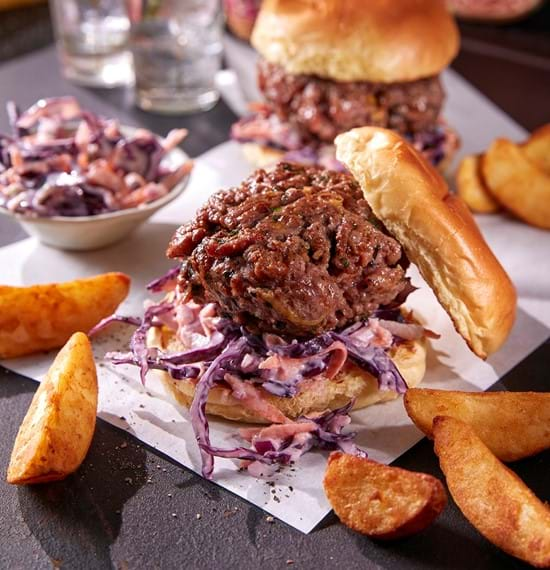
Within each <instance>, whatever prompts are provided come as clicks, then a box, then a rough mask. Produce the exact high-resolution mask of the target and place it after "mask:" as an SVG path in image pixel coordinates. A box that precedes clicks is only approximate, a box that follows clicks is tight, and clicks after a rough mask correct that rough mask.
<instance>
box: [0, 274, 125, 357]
mask: <svg viewBox="0 0 550 570" xmlns="http://www.w3.org/2000/svg"><path fill="white" fill-rule="evenodd" d="M129 288H130V278H129V277H128V276H127V275H124V274H123V273H105V274H103V275H97V276H95V277H89V278H87V279H77V280H75V281H68V282H66V283H51V284H47V285H33V286H31V287H6V286H3V287H0V358H14V357H17V356H24V355H26V354H32V353H34V352H40V351H42V350H50V349H52V348H59V347H61V346H63V345H64V344H65V342H67V340H68V339H69V338H70V336H71V335H72V334H73V333H75V332H77V331H85V332H87V331H89V330H90V329H91V328H92V327H93V326H94V325H96V324H97V323H98V322H99V321H100V320H101V319H103V318H104V317H106V316H108V315H110V314H111V313H113V312H114V311H115V309H116V308H117V307H118V305H119V304H120V303H121V302H122V301H123V300H124V299H125V297H126V295H128V290H129Z"/></svg>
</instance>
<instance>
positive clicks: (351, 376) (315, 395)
mask: <svg viewBox="0 0 550 570" xmlns="http://www.w3.org/2000/svg"><path fill="white" fill-rule="evenodd" d="M148 345H149V346H156V347H158V348H162V349H171V350H177V345H178V343H177V341H176V340H175V337H174V336H173V334H172V333H171V332H169V331H167V330H166V329H164V330H163V331H161V330H160V329H152V331H151V333H150V335H149V338H148ZM426 350H427V348H426V339H425V338H422V339H420V340H416V341H407V342H403V343H401V344H399V345H397V346H396V347H394V348H392V350H391V351H390V356H391V358H392V360H393V362H394V363H395V365H396V366H397V368H398V369H399V371H400V372H401V374H402V375H403V378H404V379H405V381H406V382H407V385H408V386H409V388H413V387H415V386H417V385H418V384H419V383H420V382H421V380H422V378H423V377H424V373H425V371H426ZM155 373H156V374H157V377H158V378H160V379H161V381H162V382H163V384H164V386H165V387H166V388H167V390H168V391H169V392H170V393H171V394H172V396H173V397H174V399H175V400H176V401H177V402H178V403H179V404H181V405H183V406H185V407H187V408H189V407H190V406H191V402H192V401H193V396H194V394H195V385H194V384H193V382H191V381H190V380H174V379H173V378H172V377H171V376H170V375H169V374H168V373H167V372H163V371H158V370H157V371H155ZM262 396H263V397H264V398H265V399H266V400H267V401H268V402H269V403H270V404H272V405H274V406H275V407H276V408H278V409H279V410H280V411H281V412H282V413H283V414H284V415H285V416H286V417H288V418H290V419H295V418H298V417H299V416H302V415H307V414H311V413H314V412H323V411H325V410H327V409H336V408H339V407H341V406H344V405H345V404H347V403H348V402H349V401H350V400H352V399H355V405H354V407H353V409H354V410H358V409H360V408H365V407H366V406H370V405H372V404H376V403H378V402H384V401H387V400H393V399H395V398H396V397H397V396H398V394H397V393H396V392H394V391H393V390H379V389H378V381H377V380H376V378H374V376H372V375H371V374H369V373H368V372H366V371H364V370H363V369H361V368H359V367H358V366H355V365H354V364H353V363H351V362H348V363H346V364H345V365H344V368H343V369H342V370H341V371H340V372H339V373H338V374H337V376H336V377H335V378H333V379H332V380H327V379H320V380H317V381H314V382H311V383H307V384H305V385H303V386H302V388H301V390H300V392H299V393H298V394H297V395H296V396H294V397H292V398H281V397H278V396H274V395H272V394H269V393H267V392H263V393H262ZM206 413H207V414H210V415H215V416H220V417H222V418H225V419H228V420H234V421H239V422H246V423H260V424H263V423H269V422H266V420H265V419H264V418H263V417H262V416H260V415H258V414H257V413H255V412H253V411H251V410H249V409H247V408H245V407H243V406H242V404H241V403H240V402H239V400H237V399H236V398H234V397H233V396H232V394H231V390H230V389H229V388H224V387H221V386H217V387H214V388H213V389H212V390H211V391H210V393H209V395H208V401H207V403H206Z"/></svg>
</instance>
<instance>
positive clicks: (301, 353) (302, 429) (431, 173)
mask: <svg viewBox="0 0 550 570" xmlns="http://www.w3.org/2000/svg"><path fill="white" fill-rule="evenodd" d="M336 148H337V158H338V160H340V161H342V163H343V164H344V165H345V166H346V168H347V171H346V172H337V171H329V170H326V169H322V168H320V167H317V166H307V165H297V164H291V163H280V164H278V165H277V166H276V167H275V168H273V169H271V170H269V171H265V170H258V171H256V172H255V173H253V174H252V175H251V176H250V177H249V178H247V179H246V180H245V181H244V182H243V183H242V184H241V185H240V186H238V187H235V188H231V189H229V190H225V191H221V192H218V193H217V194H215V195H213V196H212V197H211V198H210V199H209V200H208V201H207V202H206V204H205V205H204V206H203V207H202V208H201V209H200V210H199V211H198V212H197V214H196V216H195V217H194V219H192V220H191V221H189V222H187V223H186V224H184V225H182V226H181V227H180V228H179V229H178V230H177V231H176V233H175V235H174V236H173V238H172V240H171V241H170V244H169V246H168V251H167V254H168V257H170V258H171V259H175V260H177V261H178V266H177V267H176V268H175V269H173V270H172V271H171V272H169V273H168V274H167V275H166V276H164V277H162V278H161V279H159V280H157V281H155V282H154V283H152V284H151V285H150V289H151V290H152V291H155V292H161V291H162V292H164V293H165V297H164V298H163V300H162V301H160V302H157V303H151V304H150V305H149V306H148V307H147V309H146V311H145V315H144V317H143V319H141V320H140V321H133V324H135V325H138V328H137V330H136V332H135V333H134V335H133V337H132V341H131V350H130V352H129V353H124V354H120V353H118V354H114V355H111V358H112V359H113V361H114V362H115V363H130V364H136V365H138V366H139V367H140V368H141V372H142V377H143V378H145V374H146V372H147V371H148V370H149V369H157V370H158V371H159V374H160V376H161V378H162V379H163V381H164V382H165V383H166V386H167V387H168V388H169V390H170V391H171V392H172V393H173V395H174V396H175V398H176V399H177V401H178V402H180V403H181V404H183V405H185V406H187V407H189V408H190V414H191V422H192V425H193V429H194V432H195V435H196V439H197V442H198V445H199V448H200V451H201V455H202V460H203V474H204V475H205V476H206V477H210V476H211V475H212V470H213V461H214V457H215V456H221V457H233V458H239V459H241V460H244V461H245V462H246V463H247V465H248V468H249V470H251V471H252V472H253V473H256V474H258V473H265V472H266V470H269V469H273V468H277V466H278V465H280V464H281V463H283V464H285V463H288V462H291V461H295V460H296V459H297V458H298V457H299V456H300V455H301V454H303V453H304V452H305V451H307V450H309V449H310V448H312V447H314V446H319V447H322V448H331V449H334V448H339V449H342V450H344V451H346V452H348V453H360V451H359V450H358V448H356V447H355V445H354V443H353V434H349V433H345V431H343V430H344V427H345V426H346V425H347V423H348V422H349V421H350V417H349V414H350V412H351V410H352V409H357V408H362V407H365V406H367V405H370V404H373V403H375V402H379V401H381V400H387V399H389V398H392V397H395V396H396V395H397V394H399V393H402V392H404V391H405V390H406V389H407V388H408V387H411V386H415V385H417V384H418V383H419V382H420V381H421V379H422V377H423V375H424V372H425V368H426V338H427V337H428V336H430V335H432V334H433V333H430V331H429V330H427V329H426V328H425V326H427V325H428V324H429V323H423V324H420V323H419V322H418V321H417V320H416V318H415V316H414V315H413V314H412V313H411V312H410V311H408V310H407V309H405V308H404V303H405V301H406V299H407V296H408V295H409V294H410V293H411V291H412V290H413V288H412V287H411V284H410V282H409V279H408V277H407V275H406V271H407V266H408V264H409V260H410V261H411V262H413V263H415V264H416V265H417V266H418V268H419V269H420V272H421V273H422V275H423V277H424V279H425V280H426V281H427V283H428V284H429V285H430V286H431V287H432V289H433V290H434V292H435V293H436V295H437V297H438V299H439V301H440V302H441V304H442V305H443V307H444V308H445V309H446V310H447V312H448V313H449V315H450V316H451V318H452V320H453V322H454V324H455V326H456V329H457V330H458V332H459V333H460V334H461V335H462V336H463V337H464V339H465V340H466V342H467V343H468V344H469V346H470V347H471V349H472V350H473V351H474V352H475V353H476V354H478V355H479V356H481V357H485V356H487V355H488V354H489V353H491V352H493V351H495V350H497V349H498V348H499V347H500V346H501V345H502V343H503V342H504V340H505V339H506V337H507V335H508V333H509V331H510V328H511V326H512V324H513V321H514V315H515V306H516V296H515V291H514V288H513V286H512V284H511V282H510V280H509V278H508V276H507V275H506V273H505V272H504V270H503V269H502V267H501V266H500V264H499V263H498V261H497V260H496V258H495V257H494V255H493V254H492V252H491V250H490V249H489V247H488V246H487V244H486V243H485V241H484V240H483V238H482V236H481V234H480V232H479V230H478V229H477V227H476V225H475V222H474V220H473V218H472V216H471V214H470V213H469V211H468V209H467V207H466V206H465V205H464V204H463V203H462V202H461V200H460V198H458V197H456V196H454V195H452V194H450V193H449V192H448V189H447V186H446V184H445V182H444V180H443V179H442V178H441V176H440V175H439V174H438V172H437V171H436V170H435V169H434V168H433V167H432V166H431V165H430V164H429V163H427V162H426V161H425V159H424V158H423V157H422V156H421V155H420V154H419V153H418V152H417V151H416V150H415V149H414V147H412V146H411V145H410V144H409V143H408V142H406V141H405V140H404V139H402V138H401V137H400V136H399V135H398V134H396V133H395V132H393V131H390V130H386V129H380V128H374V127H364V128H360V129H356V130H352V131H350V132H349V133H346V134H343V135H340V136H339V137H337V139H336ZM114 319H115V320H117V319H120V318H119V317H114ZM122 319H125V318H122ZM126 320H127V319H126ZM211 414H212V415H217V416H221V417H223V418H227V419H229V420H237V421H243V422H251V423H255V424H268V425H267V426H263V427H262V426H261V425H260V427H253V428H247V429H244V430H241V431H240V434H241V436H242V437H243V438H244V439H245V440H247V441H249V442H250V444H251V445H250V446H249V447H235V448H231V449H226V448H219V447H215V446H214V445H213V444H212V442H211V441H210V437H209V429H208V418H207V415H211Z"/></svg>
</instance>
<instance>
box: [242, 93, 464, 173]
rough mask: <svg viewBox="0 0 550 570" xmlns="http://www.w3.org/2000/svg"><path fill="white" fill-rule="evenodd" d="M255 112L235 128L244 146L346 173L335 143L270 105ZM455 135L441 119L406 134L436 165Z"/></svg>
mask: <svg viewBox="0 0 550 570" xmlns="http://www.w3.org/2000/svg"><path fill="white" fill-rule="evenodd" d="M252 111H253V113H252V114H251V115H250V116H248V117H244V118H243V119H241V120H240V121H237V122H236V123H235V124H234V125H233V126H232V128H231V138H233V139H234V140H236V141H238V142H241V143H249V142H252V143H257V144H261V145H264V146H268V147H270V148H274V149H277V150H281V151H283V153H284V155H283V157H282V158H281V160H284V161H286V162H297V163H300V164H306V165H317V166H322V167H323V168H328V169H329V170H336V171H344V170H346V169H345V166H344V165H343V164H342V163H340V162H339V161H338V160H337V159H336V148H335V146H334V145H333V144H327V143H322V142H320V141H314V140H312V139H311V137H304V136H303V134H302V133H301V131H300V129H298V127H296V126H294V125H292V124H290V123H288V122H285V121H282V120H281V119H279V117H278V116H277V115H276V114H275V113H274V112H273V111H272V110H271V108H270V107H269V105H267V104H262V103H256V104H253V105H252ZM450 136H454V137H455V138H456V136H455V135H451V133H450V132H449V131H448V129H447V128H446V125H445V123H444V122H443V121H442V120H440V122H439V123H438V124H436V125H435V126H434V127H433V128H432V129H429V130H426V131H423V132H419V133H410V134H408V135H405V138H406V139H408V140H409V142H410V143H411V144H412V145H413V146H414V147H415V148H416V150H418V151H419V152H421V153H422V154H423V155H424V156H425V157H426V158H427V159H428V160H429V161H430V162H431V163H432V164H433V165H434V166H437V165H438V164H439V163H440V162H441V161H442V160H443V159H444V158H445V156H446V154H447V152H446V149H447V146H449V145H451V146H454V145H455V144H457V143H456V141H455V140H452V141H448V138H449V137H450Z"/></svg>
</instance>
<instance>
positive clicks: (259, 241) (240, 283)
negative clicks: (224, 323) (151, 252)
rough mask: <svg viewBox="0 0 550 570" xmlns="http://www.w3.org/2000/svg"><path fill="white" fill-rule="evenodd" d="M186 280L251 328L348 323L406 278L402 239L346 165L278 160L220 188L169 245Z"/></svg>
mask: <svg viewBox="0 0 550 570" xmlns="http://www.w3.org/2000/svg"><path fill="white" fill-rule="evenodd" d="M167 254H168V256H169V257H172V258H179V259H182V260H183V265H182V269H181V272H180V285H181V286H182V287H183V288H185V289H187V290H188V291H189V292H190V296H191V297H192V298H193V299H194V300H195V301H197V302H199V303H204V302H215V303H217V304H218V305H219V307H220V309H221V312H222V314H224V315H226V316H229V317H231V318H232V319H233V320H235V321H237V322H238V323H240V324H242V325H245V326H246V327H247V328H249V329H250V330H252V331H262V332H273V333H278V334H282V335H286V336H292V337H305V336H310V335H316V334H319V333H321V332H324V331H327V330H331V329H334V328H338V327H343V326H345V325H347V324H349V323H351V322H354V321H355V320H357V319H360V318H364V317H366V316H368V315H369V314H370V313H371V312H372V311H374V310H375V309H377V308H378V307H379V306H381V305H387V304H389V303H391V302H392V301H393V300H394V299H395V298H396V297H398V296H399V294H400V293H402V292H403V291H406V290H407V288H408V280H407V279H406V278H405V276H404V274H405V267H406V259H405V257H404V254H403V252H402V249H401V246H400V244H399V243H398V242H397V241H396V240H394V239H393V238H392V237H390V236H388V235H387V234H386V233H384V229H383V228H382V227H381V225H380V223H379V222H378V221H377V220H376V219H375V218H374V216H373V214H372V212H371V210H370V208H369V206H368V204H367V202H366V201H365V199H364V198H363V194H362V192H361V189H360V188H359V186H358V184H357V183H356V182H355V181H354V180H353V178H352V177H351V176H350V175H348V174H344V173H338V172H331V171H327V170H323V169H320V168H317V167H303V166H298V165H290V164H285V163H281V164H279V165H278V166H277V167H276V168H275V170H273V171H271V172H266V171H264V170H258V171H256V172H255V173H254V174H252V175H251V176H250V177H249V178H248V179H247V180H245V181H244V182H243V183H242V184H241V185H240V186H239V187H237V188H232V189H230V190H227V191H222V192H218V193H217V194H215V195H214V196H212V198H210V200H209V201H208V202H207V203H206V205H205V206H203V207H202V209H200V210H199V212H198V213H197V216H196V217H195V219H194V220H193V221H191V222H189V223H187V224H185V225H183V226H182V227H181V228H179V229H178V231H177V232H176V234H175V235H174V237H173V238H172V241H171V242H170V245H169V247H168V252H167Z"/></svg>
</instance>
